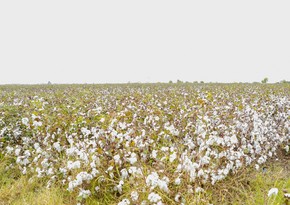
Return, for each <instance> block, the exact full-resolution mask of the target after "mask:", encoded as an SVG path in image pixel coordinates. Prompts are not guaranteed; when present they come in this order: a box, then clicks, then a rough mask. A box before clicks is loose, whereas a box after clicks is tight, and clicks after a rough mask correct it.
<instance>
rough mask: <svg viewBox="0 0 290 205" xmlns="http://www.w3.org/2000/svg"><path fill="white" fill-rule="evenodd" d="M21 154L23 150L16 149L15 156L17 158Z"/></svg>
mask: <svg viewBox="0 0 290 205" xmlns="http://www.w3.org/2000/svg"><path fill="white" fill-rule="evenodd" d="M20 152H21V149H20V148H17V149H15V155H16V156H19V154H20Z"/></svg>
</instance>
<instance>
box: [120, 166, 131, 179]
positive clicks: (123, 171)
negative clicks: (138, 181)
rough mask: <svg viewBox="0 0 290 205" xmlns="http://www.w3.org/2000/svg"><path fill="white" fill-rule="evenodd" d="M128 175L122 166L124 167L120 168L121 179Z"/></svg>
mask: <svg viewBox="0 0 290 205" xmlns="http://www.w3.org/2000/svg"><path fill="white" fill-rule="evenodd" d="M128 175H129V174H128V171H127V169H125V168H124V169H122V170H121V178H122V179H127V178H128Z"/></svg>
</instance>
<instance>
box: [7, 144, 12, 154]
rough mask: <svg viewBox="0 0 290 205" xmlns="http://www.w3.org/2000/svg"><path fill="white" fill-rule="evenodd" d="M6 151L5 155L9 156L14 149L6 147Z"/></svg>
mask: <svg viewBox="0 0 290 205" xmlns="http://www.w3.org/2000/svg"><path fill="white" fill-rule="evenodd" d="M6 150H7V154H11V153H12V152H13V150H14V149H13V147H10V146H7V147H6Z"/></svg>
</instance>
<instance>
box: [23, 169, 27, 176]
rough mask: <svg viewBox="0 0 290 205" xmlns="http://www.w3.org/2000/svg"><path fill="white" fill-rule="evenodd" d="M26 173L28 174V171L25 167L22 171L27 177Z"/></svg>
mask: <svg viewBox="0 0 290 205" xmlns="http://www.w3.org/2000/svg"><path fill="white" fill-rule="evenodd" d="M26 173H27V169H26V167H24V168H23V170H22V174H24V175H25V174H26Z"/></svg>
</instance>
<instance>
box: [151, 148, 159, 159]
mask: <svg viewBox="0 0 290 205" xmlns="http://www.w3.org/2000/svg"><path fill="white" fill-rule="evenodd" d="M157 152H158V151H156V150H153V151H152V153H151V157H152V158H153V159H156V157H157Z"/></svg>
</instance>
